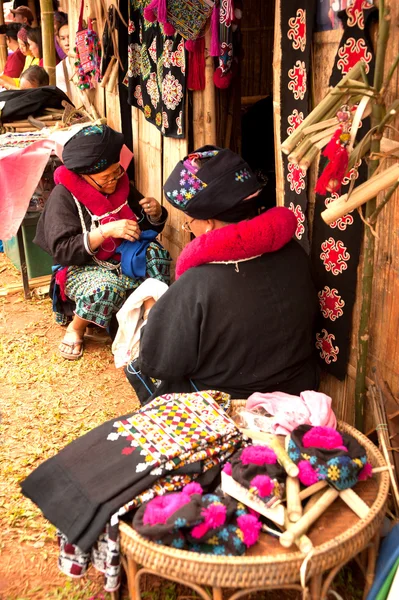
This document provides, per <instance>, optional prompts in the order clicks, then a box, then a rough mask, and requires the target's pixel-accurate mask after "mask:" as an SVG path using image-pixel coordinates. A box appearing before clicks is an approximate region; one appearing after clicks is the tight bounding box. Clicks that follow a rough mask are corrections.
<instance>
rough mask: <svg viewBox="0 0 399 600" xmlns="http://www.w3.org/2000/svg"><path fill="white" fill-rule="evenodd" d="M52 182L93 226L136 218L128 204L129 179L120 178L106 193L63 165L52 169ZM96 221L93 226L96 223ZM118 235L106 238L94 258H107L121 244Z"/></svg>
mask: <svg viewBox="0 0 399 600" xmlns="http://www.w3.org/2000/svg"><path fill="white" fill-rule="evenodd" d="M54 182H55V183H56V184H57V185H58V184H61V185H63V186H64V187H65V188H66V189H67V190H68V192H70V193H71V194H72V195H73V196H74V197H75V198H76V199H77V200H78V201H79V202H80V203H81V204H83V206H85V207H86V208H87V210H88V211H89V212H90V213H91V215H92V221H93V227H94V228H95V227H96V226H97V227H98V226H99V225H105V224H106V223H109V222H110V221H119V219H131V220H132V221H136V220H137V219H136V215H135V214H134V212H133V211H132V209H131V208H130V207H129V205H128V204H127V198H128V196H129V178H128V176H127V175H124V176H123V177H121V178H120V179H119V181H118V184H117V186H116V190H115V192H114V193H113V194H109V195H108V196H105V195H104V194H101V192H98V191H97V190H96V189H95V188H94V187H93V186H92V185H90V184H89V183H87V182H86V181H85V180H84V179H83V178H82V177H80V175H76V173H73V172H72V171H69V169H67V168H66V167H64V166H61V167H58V169H56V171H55V172H54ZM95 223H96V225H95ZM122 241H123V240H122V239H119V238H112V237H110V238H107V239H106V240H104V241H103V243H102V244H101V246H100V249H99V251H98V252H97V254H96V257H97V258H98V259H100V260H108V259H110V258H112V257H113V256H114V255H115V250H116V248H117V247H118V246H119V245H120V244H121V243H122Z"/></svg>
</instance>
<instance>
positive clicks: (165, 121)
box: [162, 110, 169, 133]
mask: <svg viewBox="0 0 399 600" xmlns="http://www.w3.org/2000/svg"><path fill="white" fill-rule="evenodd" d="M166 129H169V121H168V113H166V112H165V111H164V110H163V111H162V133H165V130H166Z"/></svg>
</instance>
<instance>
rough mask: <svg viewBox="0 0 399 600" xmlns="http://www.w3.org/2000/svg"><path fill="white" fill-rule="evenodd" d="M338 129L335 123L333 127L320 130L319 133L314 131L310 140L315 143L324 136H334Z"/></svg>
mask: <svg viewBox="0 0 399 600" xmlns="http://www.w3.org/2000/svg"><path fill="white" fill-rule="evenodd" d="M336 131H337V125H333V126H332V127H329V128H328V129H326V130H324V131H319V132H318V133H314V134H313V135H312V136H311V138H310V141H311V142H312V144H315V143H316V142H319V141H320V140H322V139H323V138H324V137H327V136H330V137H332V136H333V135H334V133H335V132H336Z"/></svg>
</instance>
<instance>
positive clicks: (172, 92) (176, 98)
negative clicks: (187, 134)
mask: <svg viewBox="0 0 399 600" xmlns="http://www.w3.org/2000/svg"><path fill="white" fill-rule="evenodd" d="M182 98H183V87H182V85H181V83H179V80H178V79H176V77H175V76H174V75H172V73H170V72H169V73H167V75H165V77H164V80H163V81H162V100H163V101H164V104H165V106H166V107H167V108H169V110H175V108H176V107H177V105H178V104H179V103H180V102H181V100H182Z"/></svg>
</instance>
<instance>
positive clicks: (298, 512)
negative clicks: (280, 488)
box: [285, 477, 302, 523]
mask: <svg viewBox="0 0 399 600" xmlns="http://www.w3.org/2000/svg"><path fill="white" fill-rule="evenodd" d="M299 492H300V485H299V479H298V478H297V477H287V480H286V488H285V493H286V496H287V515H288V520H289V521H291V522H292V523H296V522H297V521H299V519H300V518H301V516H302V504H301V499H300V497H299Z"/></svg>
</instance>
